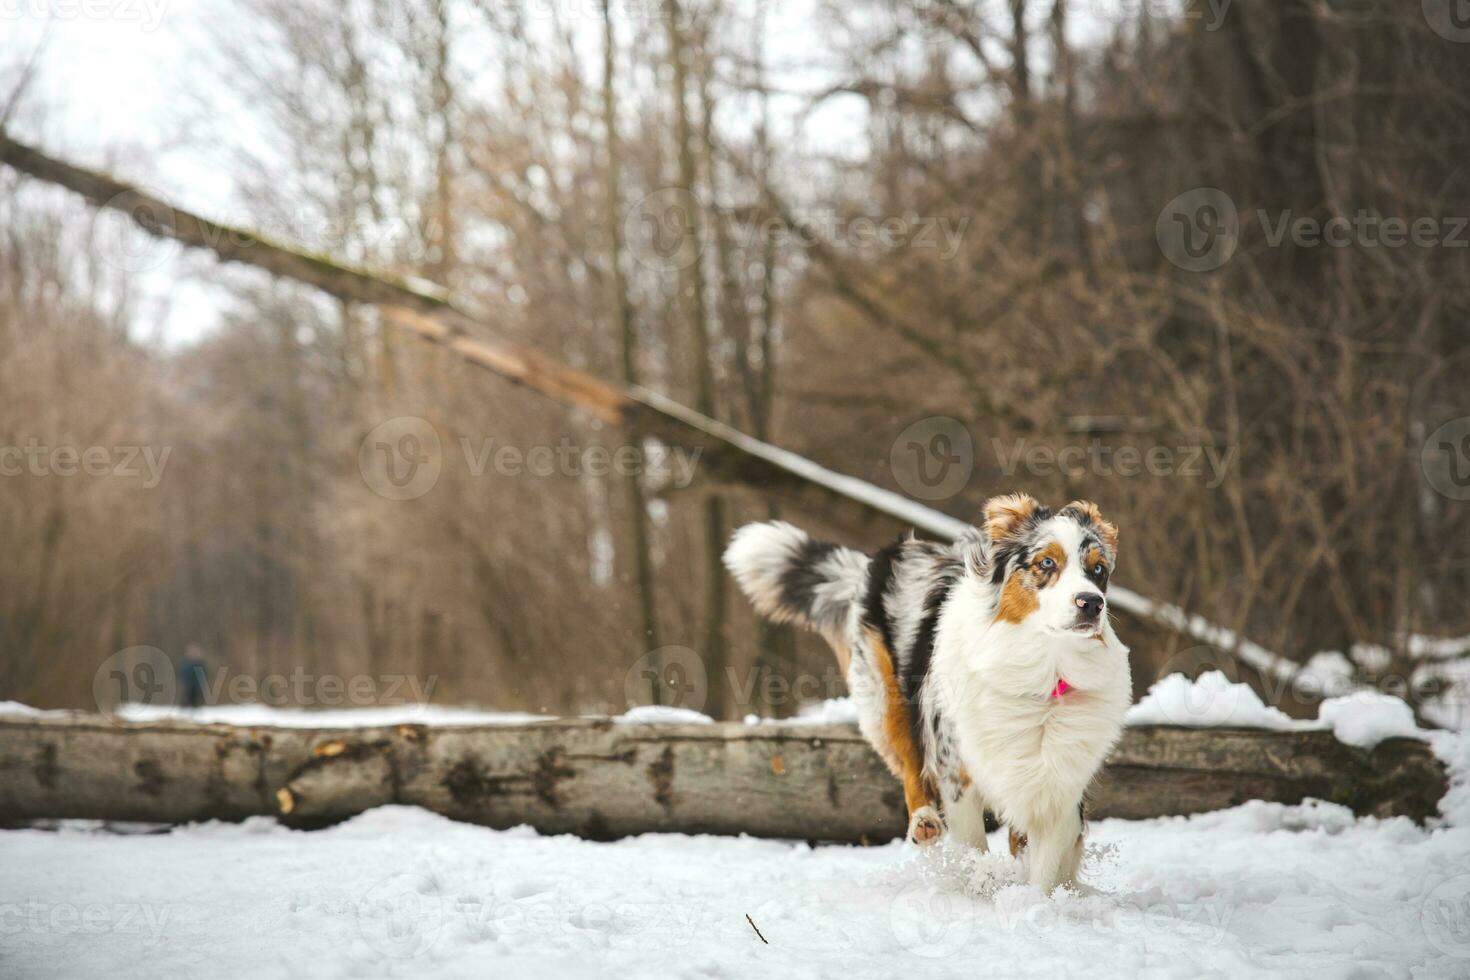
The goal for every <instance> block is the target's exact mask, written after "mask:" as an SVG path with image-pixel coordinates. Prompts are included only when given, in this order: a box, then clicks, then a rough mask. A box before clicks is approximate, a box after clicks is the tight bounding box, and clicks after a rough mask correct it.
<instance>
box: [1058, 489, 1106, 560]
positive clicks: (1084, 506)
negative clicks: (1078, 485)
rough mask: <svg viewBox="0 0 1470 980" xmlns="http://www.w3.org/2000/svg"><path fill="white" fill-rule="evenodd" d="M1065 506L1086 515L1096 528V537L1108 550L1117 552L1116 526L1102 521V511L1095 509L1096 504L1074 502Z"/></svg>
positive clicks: (1084, 501)
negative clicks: (1101, 540)
mask: <svg viewBox="0 0 1470 980" xmlns="http://www.w3.org/2000/svg"><path fill="white" fill-rule="evenodd" d="M1067 506H1068V507H1075V508H1077V509H1078V510H1080V511H1082V513H1084V514H1086V515H1087V519H1088V520H1089V521H1091V522H1092V523H1093V526H1094V527H1096V528H1097V535H1098V537H1100V538H1102V539H1103V543H1104V544H1106V545H1107V546H1108V548H1109V550H1111V551H1117V550H1118V528H1117V525H1115V524H1113V523H1111V522H1109V521H1106V520H1104V519H1103V516H1102V511H1100V510H1098V509H1097V504H1095V503H1093V502H1092V501H1090V500H1074V501H1072V502H1071V503H1070V504H1068V505H1067ZM1064 509H1065V508H1064Z"/></svg>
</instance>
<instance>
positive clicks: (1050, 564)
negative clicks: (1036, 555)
mask: <svg viewBox="0 0 1470 980" xmlns="http://www.w3.org/2000/svg"><path fill="white" fill-rule="evenodd" d="M1041 567H1042V568H1056V567H1057V563H1056V560H1055V559H1053V558H1043V559H1041Z"/></svg>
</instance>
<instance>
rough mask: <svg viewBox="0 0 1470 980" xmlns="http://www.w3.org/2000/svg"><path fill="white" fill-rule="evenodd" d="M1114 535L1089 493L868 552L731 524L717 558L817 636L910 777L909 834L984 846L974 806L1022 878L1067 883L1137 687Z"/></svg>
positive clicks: (884, 750) (991, 514) (877, 743)
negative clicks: (1118, 598) (1088, 809)
mask: <svg viewBox="0 0 1470 980" xmlns="http://www.w3.org/2000/svg"><path fill="white" fill-rule="evenodd" d="M1117 546H1118V531H1117V528H1115V527H1114V526H1113V525H1112V524H1110V523H1108V522H1107V521H1105V520H1103V517H1102V514H1101V513H1099V512H1098V509H1097V507H1096V505H1094V504H1091V503H1088V502H1086V501H1076V502H1073V503H1070V504H1068V505H1067V506H1065V507H1063V508H1062V509H1061V510H1059V511H1057V512H1055V513H1053V512H1052V511H1050V510H1048V509H1047V508H1046V507H1043V506H1041V505H1040V504H1038V503H1037V502H1036V501H1035V500H1034V499H1032V498H1031V497H1028V496H1026V495H1024V494H1015V495H1011V496H1005V497H996V498H994V499H992V500H991V501H990V502H989V503H987V504H986V506H985V519H984V523H983V526H982V527H980V528H973V529H971V531H970V533H968V534H966V535H965V536H964V537H962V538H961V539H960V540H959V541H957V542H955V543H954V544H934V543H931V542H927V541H920V540H917V539H916V538H913V537H909V538H907V539H905V540H902V541H899V542H898V543H896V544H893V545H890V546H889V547H887V548H884V549H883V550H881V551H879V552H877V553H876V554H872V555H867V554H864V553H862V552H859V551H855V550H853V549H851V548H843V547H840V546H838V545H833V544H826V543H824V542H821V541H814V540H812V539H811V538H810V537H809V536H808V535H807V534H806V532H804V531H802V530H800V529H799V528H796V527H793V526H792V525H790V524H786V523H784V522H781V521H770V522H766V523H761V524H748V525H746V526H745V527H742V528H740V529H739V530H738V531H736V532H735V537H734V540H732V541H731V543H730V547H729V549H728V550H727V551H726V552H725V564H726V566H727V567H728V568H729V569H730V571H731V572H732V573H733V574H734V576H735V578H736V580H737V581H738V582H739V583H740V587H741V588H742V589H744V591H745V593H746V594H747V595H748V596H750V599H751V602H753V603H754V604H755V607H756V609H757V610H759V611H760V612H761V613H762V614H763V615H765V616H768V617H770V618H771V619H773V620H776V621H778V622H794V623H800V624H801V625H803V626H806V627H808V628H810V629H813V630H816V631H817V632H819V633H821V634H822V635H823V636H825V637H826V638H827V640H828V641H829V642H830V643H831V645H832V648H833V650H834V651H835V652H836V655H837V661H838V663H839V664H840V665H841V667H842V669H843V671H844V673H845V674H846V676H847V685H848V689H849V691H850V692H851V694H852V699H853V702H854V703H855V704H856V706H857V713H858V720H859V724H860V727H861V728H862V732H863V735H864V736H865V737H866V738H867V739H868V741H869V742H871V743H872V745H873V747H874V748H875V749H877V750H878V753H879V754H880V755H881V756H882V757H883V759H884V761H885V762H886V763H887V764H888V767H889V768H890V769H891V770H893V773H894V775H896V776H897V777H898V778H899V779H900V780H902V782H903V790H904V799H905V802H906V803H907V806H908V811H909V831H908V832H909V838H910V839H911V840H913V841H915V842H916V843H918V844H921V845H926V844H931V843H933V842H934V841H936V840H938V839H939V838H940V837H941V836H942V835H943V834H945V833H946V832H948V833H949V834H951V835H953V836H954V838H955V839H956V840H958V841H960V842H963V843H965V844H969V845H971V846H974V847H977V848H980V849H981V850H984V849H985V848H986V839H985V811H986V810H987V809H989V810H990V811H992V812H993V813H994V814H995V815H996V816H997V817H999V818H1000V819H1001V820H1002V821H1004V822H1005V823H1006V825H1007V826H1008V827H1009V829H1010V846H1011V852H1012V853H1013V854H1017V853H1019V852H1021V851H1022V850H1024V851H1025V852H1026V861H1027V866H1028V867H1027V874H1028V878H1029V880H1030V882H1031V884H1033V885H1035V886H1037V887H1038V888H1040V889H1041V890H1042V891H1043V892H1046V893H1050V892H1051V891H1052V889H1053V888H1055V887H1056V886H1057V885H1059V884H1069V885H1070V884H1074V883H1075V882H1076V877H1077V871H1078V866H1079V864H1080V863H1081V859H1082V832H1083V813H1082V797H1083V793H1084V791H1085V790H1086V789H1087V786H1088V783H1090V782H1091V781H1092V777H1093V775H1094V774H1096V772H1097V770H1098V767H1099V766H1101V765H1102V761H1103V759H1104V757H1106V756H1107V754H1108V752H1109V751H1110V750H1111V749H1112V747H1113V745H1114V743H1115V742H1116V741H1117V740H1118V736H1119V734H1120V733H1121V731H1122V727H1123V714H1124V712H1125V711H1126V710H1127V708H1128V705H1129V702H1130V700H1131V698H1132V686H1131V683H1130V679H1129V673H1128V648H1127V647H1125V646H1124V645H1123V644H1122V643H1120V642H1119V641H1118V638H1117V636H1116V635H1114V633H1113V628H1112V625H1111V623H1110V622H1109V620H1108V608H1107V590H1108V579H1109V577H1110V576H1111V575H1112V572H1113V567H1114V563H1115V562H1116V561H1117Z"/></svg>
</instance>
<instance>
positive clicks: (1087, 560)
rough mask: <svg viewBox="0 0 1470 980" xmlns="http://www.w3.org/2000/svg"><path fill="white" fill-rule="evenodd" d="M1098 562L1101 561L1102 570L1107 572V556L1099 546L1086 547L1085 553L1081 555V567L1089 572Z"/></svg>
mask: <svg viewBox="0 0 1470 980" xmlns="http://www.w3.org/2000/svg"><path fill="white" fill-rule="evenodd" d="M1098 562H1102V566H1103V571H1104V572H1107V571H1108V556H1107V555H1105V554H1103V550H1102V549H1101V548H1088V549H1087V554H1086V555H1084V556H1083V557H1082V567H1083V568H1085V569H1087V570H1088V571H1089V572H1090V571H1092V569H1093V567H1094V566H1096V565H1097V563H1098Z"/></svg>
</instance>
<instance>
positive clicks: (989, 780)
mask: <svg viewBox="0 0 1470 980" xmlns="http://www.w3.org/2000/svg"><path fill="white" fill-rule="evenodd" d="M966 606H967V603H966V602H965V600H964V599H960V600H958V601H957V602H956V603H954V604H952V606H951V608H950V609H949V610H947V613H948V615H946V616H945V617H944V622H943V625H942V627H941V630H940V634H939V636H938V638H937V643H936V650H935V664H934V667H935V677H934V679H935V680H937V681H938V688H939V690H938V691H937V692H936V693H937V694H938V698H937V700H936V707H937V708H938V710H939V711H940V714H941V718H942V719H943V720H944V721H945V722H946V723H947V724H949V725H950V726H952V731H953V734H954V738H955V741H956V748H957V749H958V752H959V756H960V758H961V759H962V760H963V762H964V764H965V768H966V770H967V771H968V775H969V777H970V779H971V780H972V781H973V783H974V784H975V786H976V789H977V790H978V791H979V794H980V796H981V797H982V798H983V799H984V800H985V802H986V803H987V804H988V805H989V806H990V807H991V808H992V810H994V811H995V812H996V813H997V815H998V816H999V817H1000V818H1001V819H1002V820H1004V821H1005V822H1006V823H1008V824H1010V825H1012V826H1014V827H1018V828H1021V829H1022V830H1024V831H1026V832H1028V833H1041V832H1045V831H1046V830H1047V829H1048V828H1050V827H1052V826H1054V825H1055V824H1056V823H1057V822H1058V821H1065V820H1068V819H1069V815H1070V814H1074V813H1075V810H1076V807H1077V803H1078V801H1079V800H1080V799H1081V798H1082V794H1083V792H1084V791H1085V790H1086V788H1087V784H1088V783H1089V782H1091V780H1092V777H1093V775H1094V774H1095V773H1096V772H1097V770H1098V767H1099V766H1101V764H1102V761H1103V759H1104V758H1105V757H1106V756H1107V754H1108V752H1109V751H1111V749H1112V747H1113V745H1114V744H1115V743H1116V742H1117V740H1118V736H1119V735H1120V734H1121V732H1122V726H1123V715H1124V713H1125V712H1126V711H1127V709H1128V704H1129V701H1130V700H1131V681H1130V676H1129V668H1128V650H1127V648H1126V647H1124V646H1123V645H1122V643H1120V642H1119V641H1118V639H1117V637H1116V636H1115V635H1113V632H1112V629H1111V627H1105V628H1104V630H1103V634H1102V636H1101V637H1098V638H1082V637H1077V636H1066V635H1055V634H1052V633H1049V632H1047V631H1043V630H1039V629H1036V628H1034V627H1031V626H1028V625H1026V624H1021V625H1012V624H1006V623H994V622H990V621H989V617H988V616H986V615H985V611H984V610H983V608H981V606H980V604H979V603H978V602H977V603H974V608H973V609H971V608H966ZM1060 679H1064V680H1066V681H1067V683H1068V685H1069V689H1068V690H1067V691H1066V693H1064V694H1061V695H1060V696H1057V697H1053V696H1052V693H1051V692H1052V691H1053V689H1054V688H1055V687H1056V684H1057V681H1058V680H1060Z"/></svg>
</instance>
